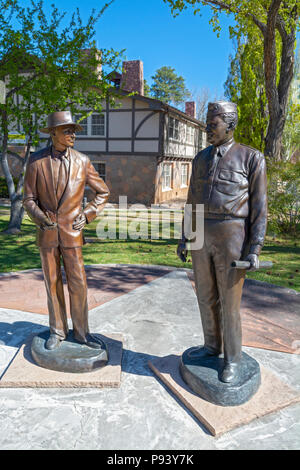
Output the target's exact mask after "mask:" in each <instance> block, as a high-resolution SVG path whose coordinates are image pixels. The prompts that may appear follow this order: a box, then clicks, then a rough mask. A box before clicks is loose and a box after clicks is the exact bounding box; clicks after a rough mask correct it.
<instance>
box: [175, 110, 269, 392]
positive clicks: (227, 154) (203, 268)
mask: <svg viewBox="0 0 300 470" xmlns="http://www.w3.org/2000/svg"><path fill="white" fill-rule="evenodd" d="M237 119H238V116H237V106H236V104H235V103H231V102H226V101H217V102H215V103H209V105H208V112H207V126H206V132H207V138H208V141H209V142H210V143H211V144H212V145H210V146H209V147H207V148H205V149H204V150H202V151H200V152H199V153H198V154H197V155H196V157H195V158H194V161H193V168H192V174H191V179H190V186H189V192H188V198H187V204H190V205H191V206H192V210H193V212H195V210H196V205H197V204H202V205H203V206H204V243H203V246H202V248H201V249H195V250H191V256H192V262H193V269H194V275H195V285H196V293H197V298H198V304H199V308H200V314H201V320H202V326H203V331H204V340H205V342H204V346H203V347H201V348H198V349H195V350H194V351H193V352H192V353H191V354H192V355H194V357H197V356H198V357H199V358H200V357H202V358H203V357H206V356H207V357H210V356H214V355H215V356H218V355H220V354H221V353H224V362H223V364H224V367H223V370H222V371H221V374H220V378H219V379H220V381H222V382H225V383H233V382H235V381H236V380H237V378H238V377H239V373H240V363H241V355H242V351H241V350H242V329H241V318H240V303H241V296H242V288H243V283H244V279H245V273H246V271H245V270H238V269H235V268H233V267H232V263H233V261H234V260H242V259H243V260H247V261H249V262H250V270H255V269H257V268H258V266H259V261H258V258H259V255H260V252H261V249H262V246H263V243H264V237H265V233H266V226H267V195H266V189H267V180H266V164H265V159H264V157H263V155H262V154H261V153H260V152H259V151H258V150H255V149H253V148H251V147H248V146H246V145H243V144H239V143H236V142H235V141H234V138H233V133H234V129H235V127H236V124H237ZM186 242H187V239H186V237H185V236H184V235H183V237H182V239H181V240H180V242H179V245H178V251H177V253H178V256H179V257H180V258H181V259H182V260H183V261H184V260H185V259H186V255H187V245H186Z"/></svg>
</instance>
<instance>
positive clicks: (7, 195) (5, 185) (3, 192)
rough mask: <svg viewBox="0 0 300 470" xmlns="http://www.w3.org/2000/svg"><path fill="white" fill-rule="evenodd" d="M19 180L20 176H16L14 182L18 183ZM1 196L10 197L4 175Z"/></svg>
mask: <svg viewBox="0 0 300 470" xmlns="http://www.w3.org/2000/svg"><path fill="white" fill-rule="evenodd" d="M17 182H18V178H14V183H15V184H17ZM0 197H1V198H9V194H8V187H7V183H6V179H5V178H4V176H0Z"/></svg>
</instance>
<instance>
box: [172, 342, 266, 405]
mask: <svg viewBox="0 0 300 470" xmlns="http://www.w3.org/2000/svg"><path fill="white" fill-rule="evenodd" d="M196 349H198V348H189V349H187V350H186V351H185V352H184V353H183V355H182V357H181V361H180V372H181V375H182V378H183V380H184V381H185V382H186V384H187V385H188V386H189V387H190V388H191V389H192V390H193V392H195V393H196V394H197V395H199V396H200V397H201V398H203V399H204V400H207V401H209V402H211V403H214V404H215V405H221V406H237V405H241V404H243V403H246V402H247V401H248V400H249V399H250V398H251V397H252V396H253V395H254V394H255V393H256V392H257V390H258V388H259V386H260V381H261V379H260V368H259V364H258V362H257V361H256V360H255V359H253V358H252V357H250V356H248V354H246V353H244V352H243V353H242V358H241V362H240V372H239V377H238V379H237V380H236V381H235V382H232V383H224V382H221V380H220V374H221V372H222V370H223V368H224V359H223V357H221V356H205V357H198V358H197V357H193V356H189V354H190V353H191V352H192V351H195V350H196Z"/></svg>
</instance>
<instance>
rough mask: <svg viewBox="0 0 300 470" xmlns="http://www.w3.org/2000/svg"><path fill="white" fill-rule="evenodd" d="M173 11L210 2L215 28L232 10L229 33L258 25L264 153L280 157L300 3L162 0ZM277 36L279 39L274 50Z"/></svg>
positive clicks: (244, 32) (196, 9) (291, 0)
mask: <svg viewBox="0 0 300 470" xmlns="http://www.w3.org/2000/svg"><path fill="white" fill-rule="evenodd" d="M164 2H165V3H168V4H169V5H170V6H171V9H172V12H173V13H174V14H175V15H176V14H178V13H179V12H180V11H182V10H184V9H186V8H187V7H188V6H189V5H192V6H193V8H194V12H195V14H196V13H199V12H200V10H201V8H200V7H201V5H202V6H210V8H211V10H212V17H211V20H210V22H211V23H212V25H213V28H214V30H215V31H219V30H220V23H219V15H220V13H221V12H222V11H223V12H226V13H227V14H232V15H233V16H234V19H235V21H236V25H237V26H236V27H235V28H233V27H230V31H231V34H232V35H235V36H236V37H241V36H243V35H247V31H249V29H253V28H258V31H259V32H260V34H261V38H262V44H263V65H264V87H265V92H266V97H267V102H268V111H269V124H268V129H267V134H266V138H265V155H267V156H269V157H270V158H271V159H273V160H280V156H281V145H282V135H283V129H284V125H285V121H286V116H287V105H288V98H289V89H290V85H291V81H292V78H293V74H294V51H295V44H296V31H297V27H299V21H298V20H299V15H300V4H299V1H298V0H286V1H284V0H263V1H261V0H248V1H245V0H164ZM276 37H279V40H280V42H281V48H280V49H281V50H280V51H278V50H277V45H276ZM277 54H280V57H279V61H280V71H279V79H278V80H277V67H278V65H277Z"/></svg>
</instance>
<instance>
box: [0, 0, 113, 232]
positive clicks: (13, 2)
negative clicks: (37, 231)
mask: <svg viewBox="0 0 300 470" xmlns="http://www.w3.org/2000/svg"><path fill="white" fill-rule="evenodd" d="M107 6H108V5H105V7H104V8H103V9H102V10H101V11H99V12H98V13H96V12H95V11H94V10H93V11H92V13H91V15H90V17H89V18H88V20H87V23H86V24H83V23H82V20H81V18H80V14H79V11H78V10H77V11H76V12H75V13H74V14H73V15H72V17H71V20H70V21H69V24H68V25H67V26H66V27H64V28H63V27H62V20H63V19H64V18H65V15H66V14H65V13H64V12H59V11H58V9H57V8H55V6H54V5H52V10H51V14H50V16H49V17H46V15H45V13H44V9H43V1H35V0H32V2H31V7H28V8H23V7H22V6H21V4H20V3H19V2H18V0H1V1H0V80H3V81H5V82H6V95H5V103H4V104H2V105H0V118H1V131H2V132H1V133H2V144H1V154H0V161H1V167H2V171H3V173H4V176H5V178H6V182H7V186H8V192H9V197H10V201H11V215H10V221H9V225H8V227H7V229H6V230H5V232H6V233H9V234H14V233H18V232H19V231H20V227H21V222H22V218H23V208H22V190H23V182H24V172H25V169H26V165H27V161H28V158H29V155H30V149H31V146H32V145H37V144H38V142H39V131H38V130H39V128H41V127H43V126H44V127H45V125H44V124H45V119H46V116H47V114H49V113H50V112H53V111H56V110H63V109H70V110H71V111H72V112H73V113H74V112H78V111H79V112H80V110H81V109H82V108H83V109H84V110H86V109H88V110H89V111H90V112H92V111H94V110H97V111H101V109H102V102H103V99H106V97H108V96H109V99H110V100H113V98H114V97H113V95H111V86H110V81H109V80H107V79H106V74H105V70H104V67H105V66H109V67H111V68H117V67H118V66H119V53H118V52H115V51H113V50H101V51H99V50H97V49H96V47H95V43H94V42H93V36H94V34H95V28H94V27H95V24H96V22H97V21H98V19H99V18H100V17H101V15H102V14H103V12H104V10H105V9H106V7H107ZM15 24H18V25H19V27H18V28H16V27H15ZM86 115H87V112H83V117H85V116H86ZM16 128H19V129H22V133H24V134H25V135H26V153H25V158H24V159H23V162H22V172H21V174H20V176H19V180H18V183H17V185H15V184H14V180H13V177H12V174H11V171H10V168H9V165H8V159H7V157H8V154H9V153H10V152H9V133H10V132H11V131H12V130H15V129H16Z"/></svg>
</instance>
